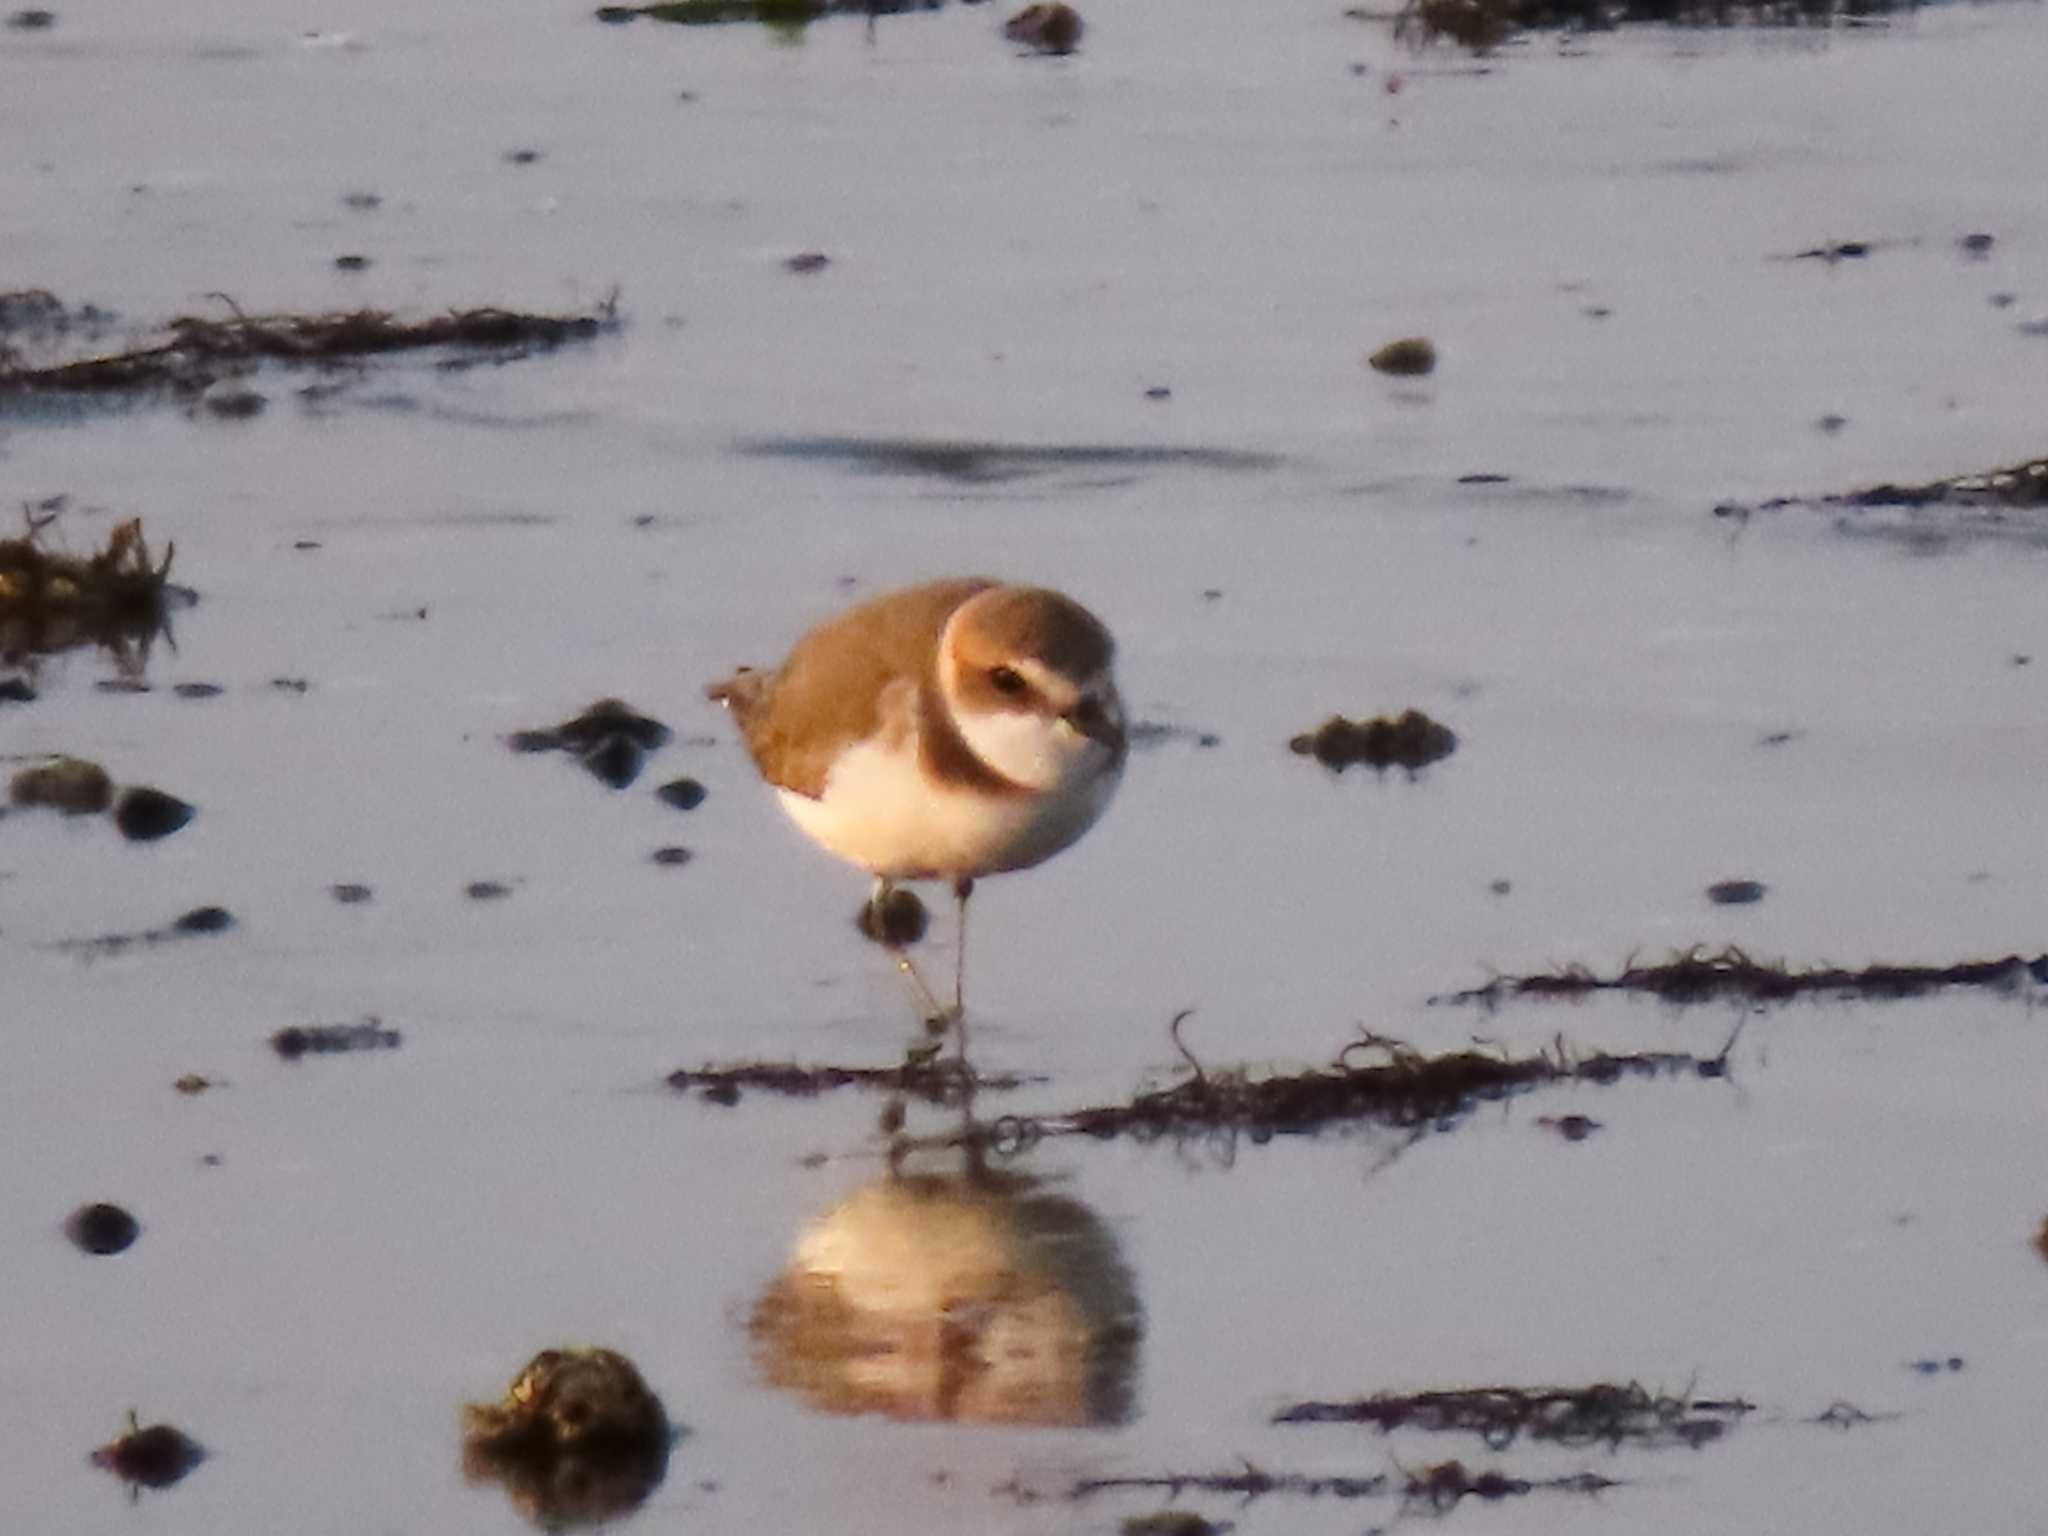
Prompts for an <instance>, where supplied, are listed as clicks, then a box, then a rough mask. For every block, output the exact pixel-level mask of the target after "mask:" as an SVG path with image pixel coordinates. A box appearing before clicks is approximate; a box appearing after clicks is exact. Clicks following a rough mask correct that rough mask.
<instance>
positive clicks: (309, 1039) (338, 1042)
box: [270, 1014, 405, 1061]
mask: <svg viewBox="0 0 2048 1536" xmlns="http://www.w3.org/2000/svg"><path fill="white" fill-rule="evenodd" d="M404 1039H405V1037H404V1036H403V1035H401V1034H400V1033H399V1032H398V1031H397V1030H395V1029H386V1028H385V1027H384V1021H383V1020H382V1019H380V1018H378V1017H377V1016H376V1015H375V1014H372V1015H370V1016H369V1017H367V1018H364V1019H359V1020H358V1021H357V1022H355V1023H353V1024H292V1025H288V1026H286V1027H285V1028H283V1029H280V1030H279V1031H278V1032H277V1033H276V1034H274V1035H272V1036H271V1037H270V1048H271V1049H272V1050H273V1051H275V1052H277V1054H278V1055H280V1056H282V1057H283V1058H284V1059H285V1060H286V1061H297V1060H298V1059H299V1058H300V1057H301V1056H336V1055H342V1054H345V1053H347V1052H351V1051H395V1050H397V1049H398V1047H399V1046H400V1045H401V1044H403V1043H404Z"/></svg>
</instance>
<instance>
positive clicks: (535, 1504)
mask: <svg viewBox="0 0 2048 1536" xmlns="http://www.w3.org/2000/svg"><path fill="white" fill-rule="evenodd" d="M676 1437H677V1431H676V1430H675V1428H674V1427H673V1426H671V1425H670V1423H669V1420H668V1414H667V1412H666V1411H665V1410H664V1409H663V1407H662V1403H661V1399H660V1398H659V1397H657V1396H655V1394H654V1392H653V1390H652V1389H651V1388H649V1387H648V1385H647V1383H646V1382H645V1381H644V1380H643V1379H642V1378H641V1375H640V1372H639V1371H638V1370H637V1369H636V1368H635V1367H634V1365H633V1362H632V1361H631V1360H628V1359H627V1358H626V1357H625V1356H624V1355H622V1354H619V1353H618V1352H617V1351H616V1350H610V1349H545V1350H542V1351H541V1352H540V1353H539V1354H537V1355H535V1356H534V1357H533V1359H532V1360H531V1361H530V1362H529V1363H528V1364H527V1366H526V1368H525V1369H524V1370H522V1371H521V1372H520V1373H519V1374H518V1375H517V1376H516V1377H514V1378H513V1381H512V1385H511V1386H510V1387H508V1388H507V1389H506V1391H505V1396H504V1399H503V1400H502V1401H500V1402H496V1403H469V1404H466V1405H465V1406H464V1407H463V1410H462V1470H463V1474H464V1475H465V1476H466V1477H467V1478H468V1479H469V1480H470V1481H471V1482H472V1483H497V1484H499V1485H500V1486H502V1487H503V1488H504V1489H505V1491H506V1494H507V1496H508V1497H510V1499H511V1500H512V1503H513V1505H514V1506H515V1507H516V1508H518V1509H519V1511H520V1512H521V1513H522V1514H524V1515H525V1516H526V1517H527V1518H528V1519H529V1520H531V1521H532V1522H533V1523H534V1524H535V1525H537V1526H539V1527H540V1528H541V1529H543V1530H547V1531H559V1530H563V1529H565V1528H567V1527H570V1526H588V1525H597V1524H600V1523H602V1522H604V1521H607V1520H611V1519H615V1518H617V1517H618V1516H620V1515H623V1514H626V1513H628V1512H630V1511H632V1510H634V1509H637V1508H638V1507H639V1506H640V1505H641V1504H642V1503H644V1502H645V1501H646V1499H647V1496H648V1495H649V1494H650V1493H652V1492H653V1491H654V1490H655V1488H657V1487H658V1486H660V1483H661V1480H662V1478H663V1477H664V1476H665V1475H666V1474H667V1472H668V1458H669V1451H670V1449H671V1448H672V1447H673V1446H674V1444H675V1441H676Z"/></svg>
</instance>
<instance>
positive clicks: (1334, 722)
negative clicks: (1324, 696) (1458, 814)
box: [1287, 709, 1458, 774]
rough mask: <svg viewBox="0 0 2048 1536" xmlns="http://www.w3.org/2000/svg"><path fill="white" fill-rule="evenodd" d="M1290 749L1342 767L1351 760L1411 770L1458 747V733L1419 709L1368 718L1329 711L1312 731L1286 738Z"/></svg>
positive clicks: (1380, 768)
mask: <svg viewBox="0 0 2048 1536" xmlns="http://www.w3.org/2000/svg"><path fill="white" fill-rule="evenodd" d="M1287 748H1288V750H1289V751H1290V752H1293V753H1295V754H1296V755H1297V756H1301V757H1313V758H1314V759H1315V760H1316V761H1317V762H1319V763H1321V764H1322V765H1323V766H1324V767H1325V768H1329V769H1332V770H1334V771H1335V772H1338V773H1342V772H1343V771H1344V770H1345V769H1346V768H1349V767H1351V766H1352V765H1353V764H1355V763H1363V764H1364V765H1365V766H1366V767H1368V768H1371V769H1373V770H1374V771H1375V772H1385V771H1386V770H1387V769H1389V768H1405V769H1407V770H1408V771H1409V773H1411V774H1413V773H1416V772H1418V771H1420V770H1421V769H1423V768H1426V767H1428V766H1429V765H1430V764H1431V763H1434V762H1437V761H1439V760H1441V759H1443V758H1446V757H1449V756H1450V755H1451V754H1452V753H1453V752H1455V751H1456V750H1457V749H1458V737H1457V733H1456V732H1455V731H1453V730H1452V729H1451V728H1450V727H1449V726H1447V725H1444V724H1442V723H1441V722H1440V721H1436V720H1432V719H1430V717H1429V716H1428V715H1425V714H1424V713H1422V711H1421V710H1419V709H1404V710H1403V711H1401V713H1400V714H1398V715H1379V716H1376V717H1375V718H1373V719H1370V720H1347V719H1345V718H1344V716H1342V715H1332V716H1330V718H1329V719H1327V720H1325V721H1324V722H1323V723H1322V724H1321V725H1319V726H1317V727H1316V728H1315V729H1314V730H1313V731H1306V732H1304V733H1302V734H1301V735H1299V736H1296V737H1295V738H1293V740H1291V741H1289V742H1288V743H1287Z"/></svg>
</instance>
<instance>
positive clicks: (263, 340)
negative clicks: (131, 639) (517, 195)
mask: <svg viewBox="0 0 2048 1536" xmlns="http://www.w3.org/2000/svg"><path fill="white" fill-rule="evenodd" d="M223 302H224V303H226V306H227V308H228V310H229V316H228V318H226V319H213V318H210V317H202V316H195V315H181V316H179V317H178V318H176V319H174V320H172V321H171V322H170V324H169V325H168V326H166V327H165V328H164V329H165V331H166V333H167V334H166V336H165V338H164V339H163V340H160V341H156V342H153V343H149V344H145V345H141V346H137V347H132V348H130V349H128V350H125V351H121V352H112V353H104V354H99V355H95V356H91V357H81V358H73V359H71V360H69V361H66V362H58V363H49V364H44V365H41V366H35V367H30V366H27V365H24V364H21V363H19V362H15V361H10V360H8V359H7V358H6V357H4V356H0V400H4V399H6V398H7V397H8V396H20V395H37V394H44V395H48V394H65V395H100V394H108V393H134V392H140V391H151V390H169V391H170V392H172V393H174V394H178V395H183V396H188V397H191V396H198V395H201V394H203V393H204V392H205V391H206V390H207V389H209V388H211V387H212V386H214V385H217V384H219V383H220V382H221V381H222V380H224V379H233V378H236V377H239V376H240V375H242V374H245V373H247V372H248V371H249V370H251V369H253V368H255V367H256V366H258V365H259V364H262V363H279V364H285V365H313V366H334V365H337V364H347V363H355V362H360V361H361V360H362V359H364V358H369V357H377V356H382V355H384V354H386V353H392V352H402V351H413V350H420V349H425V348H443V349H452V351H453V352H454V353H455V354H456V356H455V357H452V358H450V359H449V360H448V361H449V362H450V363H451V364H453V363H459V362H461V361H462V360H464V359H466V358H468V357H471V356H473V355H474V354H479V353H481V354H488V355H490V356H492V357H493V358H494V359H496V360H499V361H507V360H510V359H512V358H518V357H526V356H529V355H531V354H533V353H536V352H545V351H551V350H553V349H554V348H556V347H559V346H562V345H565V344H566V343H569V342H572V341H586V340H589V339H591V338H593V337H596V336H599V335H603V334H605V333H607V332H611V331H615V330H617V329H618V327H619V325H620V321H619V315H618V299H617V295H616V294H615V295H613V296H612V297H611V298H609V299H606V300H605V301H604V302H603V303H602V304H599V305H597V306H596V307H595V308H593V309H591V310H588V311H585V312H582V313H578V314H560V315H546V314H527V313H523V312H521V311H518V310H511V309H499V308H495V307H488V306H487V307H483V308H478V309H459V310H450V311H448V312H447V313H445V314H440V315H433V316H429V317H428V318H426V319H423V320H402V319H400V318H399V317H398V316H396V315H394V314H391V313H390V312H388V311H386V310H381V309H356V310H336V311H332V312H330V313H326V314H312V315H295V314H254V315H252V314H247V313H244V312H243V311H242V310H241V309H240V308H239V307H238V306H236V305H235V304H234V303H233V302H232V301H231V300H223ZM259 408H260V407H259Z"/></svg>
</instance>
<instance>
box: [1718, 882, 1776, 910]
mask: <svg viewBox="0 0 2048 1536" xmlns="http://www.w3.org/2000/svg"><path fill="white" fill-rule="evenodd" d="M1764 890H1765V886H1764V883H1763V882H1762V881H1761V880H1717V881H1715V882H1714V883H1713V884H1712V885H1710V886H1708V887H1707V900H1709V901H1711V902H1712V903H1713V904H1714V905H1715V906H1717V907H1747V906H1752V905H1754V904H1755V903H1757V902H1759V901H1762V900H1763V899H1764Z"/></svg>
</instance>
